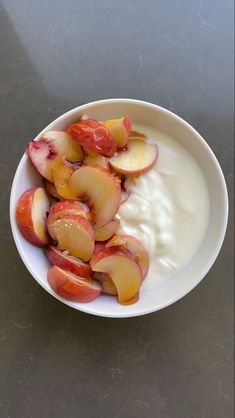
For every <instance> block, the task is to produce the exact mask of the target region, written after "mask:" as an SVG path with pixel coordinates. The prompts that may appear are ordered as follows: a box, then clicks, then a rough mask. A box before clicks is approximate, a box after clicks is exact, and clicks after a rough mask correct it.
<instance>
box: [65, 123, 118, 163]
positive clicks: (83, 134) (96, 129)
mask: <svg viewBox="0 0 235 418" xmlns="http://www.w3.org/2000/svg"><path fill="white" fill-rule="evenodd" d="M67 132H68V133H69V135H71V137H72V138H73V139H74V141H76V142H78V143H79V144H80V145H82V146H83V147H86V148H88V149H90V150H92V151H95V152H97V153H98V154H102V155H105V156H106V157H111V156H112V155H113V154H114V153H115V151H116V149H117V146H116V142H115V140H114V139H113V137H112V136H111V135H110V133H109V131H108V129H106V128H105V126H103V124H102V123H100V122H98V121H97V120H95V119H85V120H82V121H81V122H79V123H75V124H73V125H70V126H69V127H68V128H67Z"/></svg>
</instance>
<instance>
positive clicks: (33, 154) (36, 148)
mask: <svg viewBox="0 0 235 418" xmlns="http://www.w3.org/2000/svg"><path fill="white" fill-rule="evenodd" d="M26 151H27V154H28V156H29V158H30V160H31V162H32V163H33V165H34V167H35V168H36V170H37V171H38V172H39V173H40V174H41V175H42V176H43V177H45V178H46V179H47V180H49V181H50V182H52V183H53V181H54V178H53V167H54V164H55V161H57V159H58V158H59V159H61V158H62V157H64V158H66V159H68V160H69V161H72V162H74V161H81V159H82V158H83V153H82V150H81V147H80V145H79V144H76V143H75V142H74V141H73V140H72V138H71V137H70V136H69V135H68V134H66V133H65V132H62V131H49V132H47V133H45V134H43V135H42V137H41V139H40V140H39V141H32V142H30V143H29V144H28V147H27V150H26Z"/></svg>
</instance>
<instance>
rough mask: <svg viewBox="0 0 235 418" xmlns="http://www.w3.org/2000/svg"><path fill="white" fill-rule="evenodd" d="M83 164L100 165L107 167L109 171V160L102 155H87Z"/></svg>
mask: <svg viewBox="0 0 235 418" xmlns="http://www.w3.org/2000/svg"><path fill="white" fill-rule="evenodd" d="M83 164H85V165H90V166H98V167H103V168H106V169H107V170H108V171H109V165H108V161H107V160H106V158H105V157H103V156H102V155H99V154H96V155H87V156H86V157H85V158H84V160H83Z"/></svg>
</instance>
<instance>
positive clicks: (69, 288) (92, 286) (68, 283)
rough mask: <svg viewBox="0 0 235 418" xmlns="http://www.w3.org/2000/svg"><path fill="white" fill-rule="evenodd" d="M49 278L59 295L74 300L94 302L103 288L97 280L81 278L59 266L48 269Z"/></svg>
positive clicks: (53, 288)
mask: <svg viewBox="0 0 235 418" xmlns="http://www.w3.org/2000/svg"><path fill="white" fill-rule="evenodd" d="M47 280H48V283H49V285H50V286H51V288H52V290H54V292H55V293H56V294H57V295H59V296H61V297H62V298H64V299H66V300H71V301H74V302H92V301H93V300H94V299H96V298H97V296H99V294H100V293H101V290H102V288H101V285H100V283H98V282H97V281H95V280H92V279H84V278H81V277H79V276H76V275H75V274H73V273H71V272H69V271H65V270H63V269H61V268H60V267H57V266H53V267H51V269H50V270H49V271H48V273H47Z"/></svg>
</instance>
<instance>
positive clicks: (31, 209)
mask: <svg viewBox="0 0 235 418" xmlns="http://www.w3.org/2000/svg"><path fill="white" fill-rule="evenodd" d="M48 211H49V199H48V196H47V194H46V192H45V190H44V189H43V188H42V187H36V188H33V189H29V190H27V191H26V192H24V193H23V194H22V195H21V197H20V199H19V201H18V203H17V207H16V219H17V223H18V226H19V228H20V230H21V233H22V235H23V236H24V237H25V238H26V239H27V240H28V241H29V242H31V244H34V245H37V246H39V247H41V246H43V245H46V244H48V234H47V228H46V219H47V213H48Z"/></svg>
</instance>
